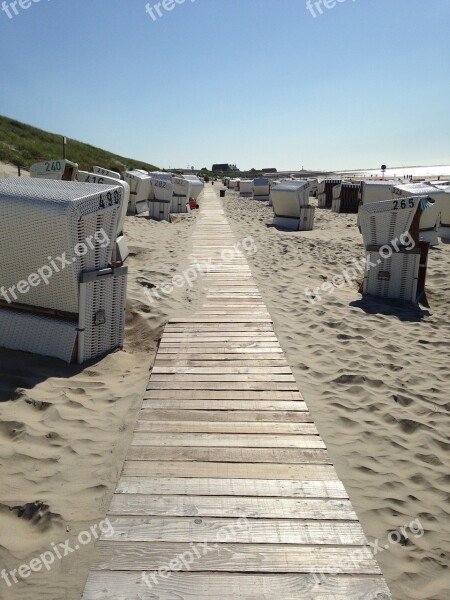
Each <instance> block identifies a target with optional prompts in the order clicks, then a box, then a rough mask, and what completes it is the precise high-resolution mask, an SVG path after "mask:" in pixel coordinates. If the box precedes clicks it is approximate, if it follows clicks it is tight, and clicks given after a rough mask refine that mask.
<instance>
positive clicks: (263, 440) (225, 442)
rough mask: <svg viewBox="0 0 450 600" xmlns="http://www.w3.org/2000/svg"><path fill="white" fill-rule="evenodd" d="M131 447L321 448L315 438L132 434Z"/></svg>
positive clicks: (281, 435)
mask: <svg viewBox="0 0 450 600" xmlns="http://www.w3.org/2000/svg"><path fill="white" fill-rule="evenodd" d="M131 445H132V446H160V447H163V446H184V447H188V446H197V447H199V446H212V447H215V448H218V447H224V448H233V447H235V448H325V444H324V442H323V441H322V439H321V438H320V437H319V436H318V435H314V434H313V435H310V434H297V435H294V434H277V435H272V434H257V433H147V432H143V433H140V432H136V433H135V434H134V436H133V440H132V442H131Z"/></svg>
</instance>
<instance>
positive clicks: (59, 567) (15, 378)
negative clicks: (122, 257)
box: [0, 212, 197, 600]
mask: <svg viewBox="0 0 450 600" xmlns="http://www.w3.org/2000/svg"><path fill="white" fill-rule="evenodd" d="M196 217H197V213H196V212H193V213H191V214H190V215H183V216H181V215H179V216H175V219H176V220H175V222H174V223H171V224H169V223H156V222H152V221H150V220H149V219H148V218H146V217H145V216H141V217H127V223H126V227H125V233H126V236H127V240H128V244H129V247H130V250H131V257H130V258H129V259H128V261H127V264H128V267H129V271H130V275H129V284H128V306H127V327H126V338H125V347H124V349H123V351H120V352H115V353H113V354H111V355H109V356H107V357H106V358H104V359H102V360H100V361H97V362H95V363H93V364H88V365H86V366H83V368H80V367H77V366H68V365H66V364H64V363H62V362H61V361H58V360H53V359H48V358H45V357H39V356H34V355H31V354H24V353H20V352H11V351H7V350H2V349H0V481H1V487H0V565H1V568H2V569H3V568H5V569H6V570H7V571H12V570H13V569H16V568H18V567H19V566H20V565H22V564H29V563H30V561H31V559H33V558H34V557H38V556H39V555H40V554H42V553H43V552H45V551H46V550H49V549H50V550H51V549H52V543H56V544H57V543H63V542H65V541H66V540H70V545H71V547H72V548H73V547H74V545H75V540H76V538H77V536H78V534H79V533H80V532H83V531H89V529H90V527H91V526H92V525H94V524H98V523H99V522H100V521H101V520H102V519H104V518H105V515H106V512H107V509H108V506H109V503H110V499H111V495H112V493H113V491H114V489H115V486H116V483H117V481H118V478H119V475H120V472H121V469H122V464H123V460H124V456H125V453H126V450H127V448H128V445H129V443H130V439H131V435H132V431H133V428H134V424H135V421H136V417H137V413H138V411H139V409H140V406H141V403H142V398H143V396H144V392H145V389H146V386H147V383H148V378H149V372H150V369H151V367H152V364H153V361H154V357H155V354H156V349H157V344H158V341H159V339H160V336H161V333H162V330H163V328H164V325H165V323H166V322H167V320H168V318H169V317H170V315H171V314H174V313H175V314H177V315H180V314H189V311H190V310H191V309H192V308H193V307H195V306H196V304H197V290H196V287H195V286H194V287H193V288H187V287H186V288H179V289H178V290H176V294H172V295H171V296H164V295H162V296H161V300H156V301H155V302H152V301H151V299H150V298H149V297H147V296H146V295H145V293H144V292H145V290H146V289H147V290H150V291H151V289H153V288H152V286H155V285H156V286H157V285H159V284H163V283H166V282H167V281H168V280H170V279H171V278H172V277H173V276H174V275H175V274H176V272H177V271H181V270H183V268H184V265H185V262H186V253H187V250H188V245H189V237H190V232H191V230H192V226H193V224H194V222H195V219H196ZM94 541H95V540H93V542H92V543H90V544H87V545H85V546H83V547H82V548H81V549H80V551H78V552H77V553H76V554H69V556H67V557H63V559H62V560H61V561H55V564H54V565H52V568H51V570H50V571H49V572H47V571H46V570H45V571H44V572H39V573H33V576H32V577H30V578H29V579H26V580H22V581H20V582H19V583H18V584H14V585H13V586H12V587H10V588H7V586H6V583H5V582H4V581H3V580H2V581H0V583H1V587H0V598H1V600H38V599H41V598H42V599H44V598H45V600H62V599H64V600H79V599H80V597H81V595H82V591H83V588H84V584H85V581H86V577H87V574H88V570H89V565H90V563H91V561H92V557H93V553H94V549H95V546H94ZM74 557H75V558H74Z"/></svg>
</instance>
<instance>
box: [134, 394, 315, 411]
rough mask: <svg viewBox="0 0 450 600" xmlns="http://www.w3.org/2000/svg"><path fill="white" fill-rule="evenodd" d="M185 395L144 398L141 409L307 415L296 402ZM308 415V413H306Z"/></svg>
mask: <svg viewBox="0 0 450 600" xmlns="http://www.w3.org/2000/svg"><path fill="white" fill-rule="evenodd" d="M185 397H186V394H183V398H182V399H178V398H173V394H168V395H167V396H166V397H159V398H153V397H150V398H149V397H148V396H146V399H145V400H144V403H143V404H142V408H144V409H155V408H163V409H172V410H175V409H177V410H181V411H183V410H205V411H206V410H214V411H224V412H225V411H230V410H232V411H236V413H238V414H239V412H240V411H246V412H247V411H249V410H250V411H251V410H255V411H271V412H273V411H284V412H290V413H293V414H298V413H302V412H303V413H307V411H308V408H307V406H306V404H305V403H304V402H300V401H298V400H296V401H291V402H289V401H284V400H273V401H270V400H261V401H258V400H251V399H247V398H244V399H239V400H214V399H212V400H208V399H200V400H197V399H195V398H188V399H185ZM308 414H309V413H308Z"/></svg>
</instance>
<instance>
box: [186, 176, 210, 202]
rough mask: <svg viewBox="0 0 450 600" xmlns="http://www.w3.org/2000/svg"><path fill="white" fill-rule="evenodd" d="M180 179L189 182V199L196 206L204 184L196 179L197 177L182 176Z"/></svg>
mask: <svg viewBox="0 0 450 600" xmlns="http://www.w3.org/2000/svg"><path fill="white" fill-rule="evenodd" d="M182 177H183V179H186V180H187V181H189V183H190V184H191V189H190V198H193V199H194V200H196V201H197V204H198V202H199V198H200V195H201V193H202V192H203V190H204V189H205V184H204V182H203V181H202V180H201V179H200V178H199V177H197V175H183V176H182Z"/></svg>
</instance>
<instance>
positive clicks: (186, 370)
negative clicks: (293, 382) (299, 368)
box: [152, 365, 292, 376]
mask: <svg viewBox="0 0 450 600" xmlns="http://www.w3.org/2000/svg"><path fill="white" fill-rule="evenodd" d="M171 374H172V375H188V374H192V375H213V374H221V375H226V374H229V375H233V374H235V375H245V374H246V375H250V374H251V375H262V374H268V375H269V374H272V375H291V376H292V371H291V369H290V367H253V366H251V367H228V366H225V365H223V366H220V367H179V366H176V367H164V366H159V365H155V366H154V367H153V370H152V375H171Z"/></svg>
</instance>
